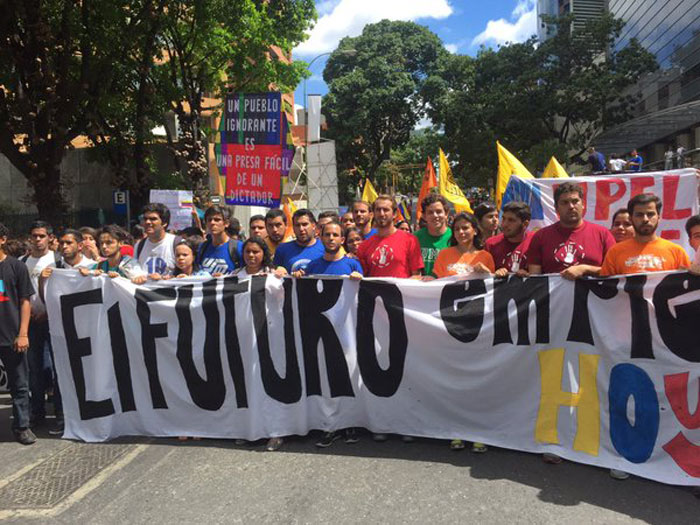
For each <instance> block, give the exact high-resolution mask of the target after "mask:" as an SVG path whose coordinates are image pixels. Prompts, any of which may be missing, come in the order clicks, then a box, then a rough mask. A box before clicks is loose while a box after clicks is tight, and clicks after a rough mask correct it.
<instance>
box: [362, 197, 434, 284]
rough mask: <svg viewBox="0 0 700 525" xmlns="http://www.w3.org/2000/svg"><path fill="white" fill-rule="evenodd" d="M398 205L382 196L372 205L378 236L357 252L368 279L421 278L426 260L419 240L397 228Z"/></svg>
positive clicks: (369, 240) (366, 240)
mask: <svg viewBox="0 0 700 525" xmlns="http://www.w3.org/2000/svg"><path fill="white" fill-rule="evenodd" d="M396 209H397V207H396V201H394V199H393V198H392V197H391V195H379V196H378V197H377V200H375V201H374V203H373V204H372V212H373V213H374V221H375V223H376V225H377V234H376V235H374V236H372V237H371V238H369V239H365V240H364V241H363V242H362V244H360V247H359V248H358V250H357V258H358V259H359V260H360V263H362V268H363V269H364V274H365V276H367V277H401V278H409V277H416V278H417V277H419V276H420V274H421V271H422V270H423V257H422V256H421V252H420V244H419V243H418V239H417V238H416V237H415V236H413V235H411V234H410V233H406V232H405V231H402V230H398V229H397V228H396V226H394V219H395V217H396Z"/></svg>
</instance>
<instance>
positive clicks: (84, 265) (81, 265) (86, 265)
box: [61, 255, 97, 270]
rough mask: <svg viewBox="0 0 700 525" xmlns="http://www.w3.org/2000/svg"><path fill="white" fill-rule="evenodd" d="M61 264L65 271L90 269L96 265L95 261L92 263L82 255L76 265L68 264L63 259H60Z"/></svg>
mask: <svg viewBox="0 0 700 525" xmlns="http://www.w3.org/2000/svg"><path fill="white" fill-rule="evenodd" d="M61 262H62V263H63V267H64V268H65V269H67V270H70V269H71V268H92V267H93V266H95V265H96V264H97V261H93V260H92V259H90V258H89V257H85V256H84V255H82V256H81V257H80V261H78V263H77V264H75V265H70V264H68V262H66V260H65V259H61Z"/></svg>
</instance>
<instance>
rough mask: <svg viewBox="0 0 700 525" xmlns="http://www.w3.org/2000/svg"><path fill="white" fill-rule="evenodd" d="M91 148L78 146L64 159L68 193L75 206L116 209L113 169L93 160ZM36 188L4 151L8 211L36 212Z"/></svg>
mask: <svg viewBox="0 0 700 525" xmlns="http://www.w3.org/2000/svg"><path fill="white" fill-rule="evenodd" d="M88 158H89V151H88V150H87V149H78V150H73V151H70V152H68V153H67V154H66V156H65V158H64V159H63V162H62V163H61V173H62V178H63V180H64V185H65V186H64V195H65V198H66V202H67V203H68V206H69V208H70V209H71V210H79V209H86V208H88V209H95V208H104V209H109V210H111V209H112V190H113V188H112V186H111V184H110V178H111V170H110V168H109V166H108V165H105V164H101V163H97V162H90V161H89V160H88ZM31 195H32V190H31V188H29V186H28V185H27V180H26V179H25V178H24V175H22V173H21V172H20V171H19V170H18V169H17V168H15V167H14V166H13V165H12V164H11V163H10V161H9V160H8V159H7V157H5V156H4V155H0V208H2V211H3V212H5V213H8V214H30V213H36V206H34V205H33V204H31Z"/></svg>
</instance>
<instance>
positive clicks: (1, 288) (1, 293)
mask: <svg viewBox="0 0 700 525" xmlns="http://www.w3.org/2000/svg"><path fill="white" fill-rule="evenodd" d="M9 300H10V298H9V297H8V296H6V295H5V282H4V281H3V280H2V279H0V303H4V302H7V301H9Z"/></svg>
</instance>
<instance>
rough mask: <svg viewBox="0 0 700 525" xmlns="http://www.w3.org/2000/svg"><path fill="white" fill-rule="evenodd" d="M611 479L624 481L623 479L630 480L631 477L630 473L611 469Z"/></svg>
mask: <svg viewBox="0 0 700 525" xmlns="http://www.w3.org/2000/svg"><path fill="white" fill-rule="evenodd" d="M610 477H611V478H612V479H620V480H623V479H627V478H629V477H630V475H629V472H625V471H624V470H617V469H614V468H611V469H610Z"/></svg>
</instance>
